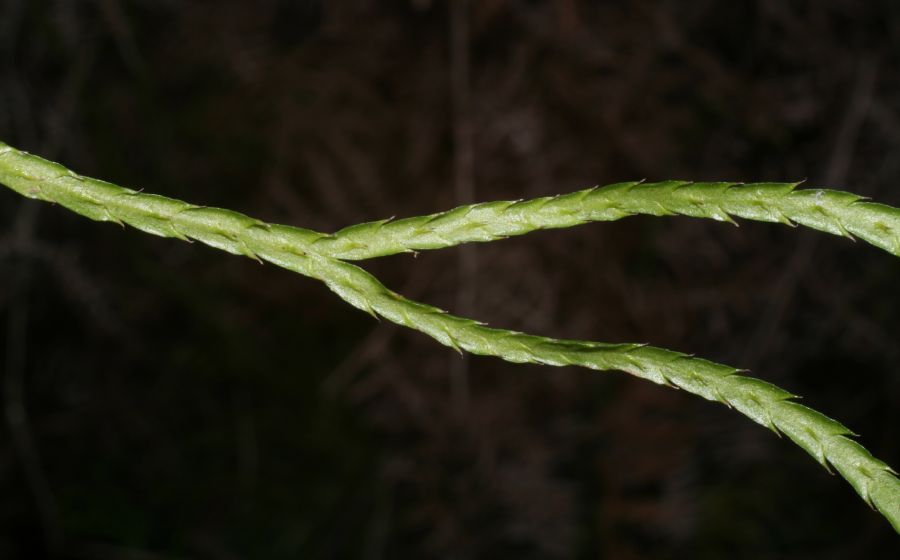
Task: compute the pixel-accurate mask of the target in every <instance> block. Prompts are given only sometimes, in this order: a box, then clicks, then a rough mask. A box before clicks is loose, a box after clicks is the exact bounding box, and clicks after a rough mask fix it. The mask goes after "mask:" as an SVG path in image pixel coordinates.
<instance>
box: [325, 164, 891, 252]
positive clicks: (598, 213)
mask: <svg viewBox="0 0 900 560" xmlns="http://www.w3.org/2000/svg"><path fill="white" fill-rule="evenodd" d="M796 186H797V184H795V183H753V184H739V183H690V182H685V181H665V182H662V183H619V184H615V185H609V186H606V187H602V188H600V187H598V188H593V189H588V190H583V191H579V192H574V193H571V194H566V195H561V196H554V197H545V198H537V199H533V200H525V201H499V202H486V203H481V204H473V205H470V206H461V207H459V208H455V209H453V210H450V211H447V212H441V213H439V214H432V215H429V216H418V217H414V218H404V219H401V220H381V221H377V222H369V223H365V224H359V225H355V226H350V227H348V228H345V229H342V230H341V231H339V232H337V233H335V234H334V235H331V236H328V237H325V238H322V239H319V240H318V241H316V248H317V249H318V250H319V252H320V253H322V254H328V255H330V256H333V257H337V258H340V259H345V260H358V259H367V258H371V257H377V256H382V255H390V254H394V253H401V252H405V251H417V250H424V249H440V248H443V247H450V246H452V245H459V244H461V243H469V242H485V241H494V240H496V239H502V238H505V237H510V236H513V235H522V234H525V233H528V232H531V231H534V230H539V229H553V228H567V227H572V226H576V225H579V224H584V223H587V222H597V221H612V220H618V219H620V218H624V217H627V216H632V215H635V214H650V215H653V216H670V215H684V216H691V217H694V218H712V219H714V220H718V221H727V222H731V223H735V222H734V220H733V219H732V218H733V217H739V218H746V219H748V220H757V221H763V222H781V223H784V224H788V225H792V226H793V225H796V224H800V225H804V226H807V227H810V228H813V229H817V230H820V231H824V232H827V233H831V234H835V235H841V236H844V237H848V238H850V239H853V237H854V236H856V237H858V238H860V239H862V240H864V241H867V242H869V243H871V244H872V245H875V246H876V247H880V248H882V249H884V250H885V251H887V252H889V253H892V254H894V255H897V256H900V210H898V209H897V208H892V207H890V206H885V205H883V204H876V203H872V202H865V201H864V199H863V198H862V197H859V196H857V195H854V194H851V193H846V192H841V191H833V190H818V189H808V190H795V188H796Z"/></svg>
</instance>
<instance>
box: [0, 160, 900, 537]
mask: <svg viewBox="0 0 900 560" xmlns="http://www.w3.org/2000/svg"><path fill="white" fill-rule="evenodd" d="M0 183H3V184H5V185H6V186H8V187H9V188H11V189H12V190H14V191H16V192H18V193H20V194H22V195H23V196H26V197H28V198H33V199H39V200H44V201H47V202H53V203H57V204H59V205H61V206H64V207H66V208H68V209H70V210H72V211H74V212H76V213H78V214H81V215H83V216H86V217H88V218H91V219H93V220H98V221H109V222H115V223H118V224H123V225H124V224H128V225H130V226H133V227H135V228H137V229H139V230H142V231H145V232H147V233H151V234H154V235H159V236H162V237H174V238H178V239H181V240H185V241H189V240H197V241H201V242H202V243H205V244H207V245H210V246H212V247H215V248H217V249H222V250H224V251H228V252H229V253H233V254H237V255H245V256H248V257H251V258H254V259H257V260H260V261H268V262H270V263H273V264H275V265H278V266H280V267H283V268H286V269H288V270H292V271H294V272H297V273H300V274H303V275H305V276H309V277H311V278H315V279H317V280H321V281H322V282H324V283H325V284H326V285H327V286H328V287H329V288H330V289H331V290H332V291H334V292H335V293H336V294H337V295H338V296H339V297H340V298H342V299H343V300H344V301H346V302H347V303H349V304H350V305H353V306H354V307H357V308H359V309H362V310H364V311H366V312H368V313H370V314H372V315H373V316H376V317H379V316H380V317H384V318H385V319H387V320H389V321H392V322H394V323H397V324H399V325H403V326H406V327H409V328H411V329H415V330H418V331H421V332H423V333H425V334H427V335H428V336H431V337H432V338H434V339H435V340H437V341H438V342H440V343H441V344H444V345H446V346H450V347H452V348H454V349H456V350H457V351H460V352H462V351H466V352H471V353H473V354H482V355H488V356H496V357H499V358H502V359H504V360H507V361H510V362H516V363H526V362H527V363H536V364H545V365H553V366H563V365H576V366H581V367H585V368H589V369H593V370H602V371H607V370H620V371H624V372H627V373H630V374H632V375H635V376H637V377H641V378H644V379H647V380H649V381H653V382H654V383H659V384H663V385H669V386H674V387H678V388H681V389H684V390H685V391H688V392H690V393H693V394H695V395H698V396H700V397H703V398H705V399H708V400H712V401H718V402H721V403H723V404H724V405H726V406H728V407H729V408H733V409H735V410H737V411H738V412H740V413H742V414H744V415H745V416H747V417H748V418H750V419H752V420H753V421H755V422H757V423H759V424H762V425H763V426H765V427H767V428H769V429H771V430H772V431H774V432H775V433H776V434H784V435H786V436H787V437H788V438H790V439H791V440H792V441H794V442H795V443H796V444H797V445H799V446H800V447H802V448H803V449H804V450H806V452H807V453H809V454H810V455H812V456H813V457H814V458H815V459H816V460H817V461H818V462H819V463H821V464H822V465H823V466H824V467H825V468H826V469H829V470H831V467H833V468H834V469H835V470H836V471H837V472H838V473H840V475H841V476H843V477H844V478H845V479H846V480H847V481H848V482H849V483H850V484H851V485H852V486H853V488H854V489H855V490H856V492H857V493H858V494H859V495H860V496H861V497H862V498H863V500H865V501H866V502H867V503H868V504H869V505H870V506H872V507H873V508H874V509H876V510H877V511H879V512H881V514H882V515H884V516H885V517H886V518H887V519H888V521H889V522H890V523H891V524H892V526H893V527H894V529H895V530H896V531H897V532H898V533H900V479H898V478H897V476H896V473H895V471H893V470H892V469H891V468H890V467H889V466H888V465H886V464H885V463H883V462H882V461H879V460H878V459H876V458H874V457H873V456H872V455H871V454H870V453H869V452H868V451H867V450H866V449H865V448H863V447H862V446H861V445H859V444H858V443H857V442H856V441H854V440H853V439H850V437H849V436H852V435H853V434H852V432H851V431H850V430H849V429H848V428H846V427H844V426H843V425H842V424H840V423H838V422H836V421H835V420H832V419H830V418H828V417H827V416H825V415H823V414H821V413H819V412H817V411H815V410H812V409H810V408H807V407H805V406H803V405H801V404H799V403H797V402H795V401H794V400H793V399H794V398H795V395H792V394H791V393H789V392H787V391H784V390H782V389H780V388H778V387H775V386H774V385H771V384H770V383H767V382H765V381H761V380H759V379H755V378H752V377H748V376H747V375H744V372H743V371H741V370H738V369H735V368H733V367H729V366H725V365H721V364H716V363H713V362H709V361H706V360H703V359H700V358H696V357H693V356H689V355H686V354H681V353H678V352H673V351H670V350H664V349H661V348H654V347H652V346H647V345H643V344H604V343H598V342H586V341H577V340H559V339H552V338H545V337H540V336H533V335H529V334H524V333H519V332H514V331H508V330H502V329H495V328H490V327H487V326H486V325H484V324H482V323H479V322H477V321H473V320H471V319H466V318H462V317H456V316H453V315H450V314H448V313H446V312H445V311H442V310H440V309H437V308H435V307H431V306H429V305H425V304H422V303H418V302H414V301H410V300H408V299H406V298H404V297H403V296H401V295H399V294H397V293H395V292H392V291H390V290H389V289H387V288H386V287H385V286H383V285H382V284H381V283H380V282H379V281H378V280H377V279H376V278H374V277H373V276H372V275H370V274H369V273H367V272H366V271H364V270H363V269H361V268H359V267H357V266H355V265H353V264H350V263H348V262H345V261H348V260H361V259H367V258H372V257H377V256H382V255H389V254H394V253H401V252H409V251H420V250H426V249H439V248H443V247H451V246H454V245H459V244H462V243H468V242H476V241H477V242H487V241H493V240H497V239H502V238H504V237H509V236H513V235H522V234H525V233H528V232H530V231H534V230H538V229H547V228H564V227H571V226H575V225H579V224H583V223H587V222H591V221H610V220H617V219H620V218H624V217H627V216H631V215H634V214H650V215H655V216H665V215H673V214H681V215H685V216H692V217H697V218H712V219H714V220H719V221H728V222H733V218H735V217H739V218H745V219H749V220H758V221H765V222H781V223H784V224H788V225H797V224H799V225H804V226H807V227H810V228H813V229H817V230H820V231H824V232H827V233H831V234H835V235H841V236H845V237H851V238H852V237H853V236H855V237H857V238H859V239H861V240H863V241H866V242H868V243H871V244H872V245H875V246H877V247H880V248H881V249H884V250H885V251H887V252H889V253H891V254H893V255H895V256H900V209H896V208H892V207H890V206H885V205H882V204H876V203H872V202H867V201H864V200H863V199H862V198H861V197H859V196H856V195H854V194H850V193H846V192H841V191H833V190H817V189H797V186H798V185H797V184H794V183H756V184H738V183H690V182H684V181H666V182H661V183H620V184H616V185H610V186H607V187H602V188H593V189H588V190H584V191H579V192H575V193H572V194H567V195H563V196H556V197H547V198H538V199H534V200H528V201H502V202H489V203H483V204H474V205H470V206H463V207H460V208H456V209H454V210H450V211H448V212H443V213H439V214H433V215H429V216H421V217H414V218H406V219H401V220H382V221H378V222H370V223H364V224H359V225H356V226H351V227H349V228H345V229H343V230H341V231H339V232H337V233H334V234H330V235H329V234H324V233H319V232H315V231H312V230H308V229H301V228H296V227H289V226H282V225H273V224H267V223H265V222H261V221H259V220H256V219H254V218H250V217H248V216H245V215H243V214H239V213H237V212H233V211H230V210H224V209H219V208H208V207H203V206H195V205H192V204H188V203H187V202H182V201H179V200H174V199H170V198H164V197H161V196H157V195H152V194H145V193H141V192H137V191H133V190H130V189H126V188H122V187H119V186H117V185H113V184H111V183H107V182H104V181H99V180H97V179H91V178H88V177H82V176H80V175H78V174H76V173H74V172H72V171H70V170H68V169H66V168H65V167H63V166H61V165H59V164H56V163H52V162H49V161H46V160H44V159H41V158H39V157H37V156H33V155H30V154H27V153H24V152H21V151H19V150H16V149H14V148H12V147H10V146H7V145H6V144H3V143H0Z"/></svg>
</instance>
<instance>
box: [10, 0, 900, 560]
mask: <svg viewBox="0 0 900 560" xmlns="http://www.w3.org/2000/svg"><path fill="white" fill-rule="evenodd" d="M0 57H2V58H0V135H2V138H3V140H5V141H7V142H9V143H10V144H13V145H15V146H18V147H21V148H25V149H28V150H31V151H34V152H36V153H40V154H42V155H44V156H46V157H49V158H52V159H57V160H60V161H62V162H63V163H65V164H67V165H69V166H71V167H73V168H74V169H76V170H78V171H79V172H82V173H84V174H88V175H93V176H97V177H101V178H105V179H108V180H111V181H115V182H118V183H120V184H124V185H128V186H133V187H136V188H143V189H146V190H147V191H150V192H156V193H160V194H164V195H169V196H174V197H179V198H183V199H186V200H189V201H191V202H195V203H200V204H207V205H213V206H222V207H227V208H233V209H236V210H240V211H243V212H245V213H248V214H250V215H253V216H255V217H259V218H262V219H266V220H270V221H275V222H281V223H290V224H296V225H303V226H307V227H311V228H314V229H319V230H324V231H333V230H336V229H338V228H340V227H343V226H346V225H349V224H353V223H356V222H360V221H365V220H372V219H379V218H384V217H388V216H409V215H416V214H420V213H426V212H433V211H438V210H442V209H446V208H449V207H452V206H454V205H457V204H460V203H464V202H469V201H474V200H478V201H481V200H492V199H499V198H528V197H535V196H541V195H546V194H555V193H562V192H568V191H572V190H575V189H578V188H583V187H587V186H591V185H595V184H606V183H611V182H616V181H622V180H633V179H641V178H646V179H648V180H662V179H670V178H686V179H693V180H745V181H751V180H777V181H786V180H791V181H793V180H803V179H806V180H807V181H808V184H809V185H813V186H831V187H836V188H845V189H848V190H852V191H854V192H857V193H860V194H863V195H867V196H871V197H874V198H876V199H878V200H880V201H882V202H885V203H888V204H893V205H900V190H898V189H897V186H896V185H897V179H898V177H900V158H898V157H897V153H898V146H900V125H898V123H900V113H898V111H900V109H898V107H900V105H898V102H900V80H898V76H900V74H898V72H897V68H898V64H900V4H897V3H896V2H894V1H892V0H882V1H870V2H859V1H855V0H818V1H813V0H805V1H784V0H752V1H751V0H736V1H729V2H713V1H710V0H694V1H690V2H688V1H674V0H668V1H657V2H654V1H648V0H617V1H604V2H588V1H581V0H554V1H537V0H483V1H478V2H476V1H472V2H462V1H460V2H450V3H448V2H439V1H431V0H404V1H400V0H394V1H387V2H375V1H372V0H347V1H343V2H328V3H325V2H317V1H290V0H260V1H254V2H237V1H217V2H213V1H192V2H179V1H177V0H152V1H151V0H81V1H74V0H4V1H3V2H0ZM0 217H2V220H3V222H2V223H3V224H5V225H4V226H3V227H2V231H0V318H2V321H0V337H2V338H0V348H2V352H3V360H2V363H0V367H2V368H3V407H4V410H5V416H4V422H5V423H4V430H5V431H4V435H3V437H2V438H0V495H2V496H3V501H2V505H0V556H2V557H3V558H40V557H48V558H104V559H105V558H108V559H119V558H123V559H124V558H133V559H144V558H210V559H224V560H227V559H231V558H244V557H246V558H297V557H303V558H371V559H377V558H402V557H438V558H498V557H512V556H515V557H518V558H616V559H618V558H622V559H629V558H660V559H662V558H684V557H691V558H721V557H724V556H726V555H728V556H729V557H732V558H763V557H764V558H806V557H816V558H835V559H839V558H840V559H843V558H878V557H885V558H886V557H890V554H891V553H890V550H891V549H892V548H893V549H894V550H896V544H897V541H896V535H894V534H893V532H892V531H891V529H890V527H889V525H888V524H887V523H886V522H885V521H884V520H883V519H881V518H880V516H878V515H877V514H874V513H872V512H871V511H869V510H868V508H867V507H866V506H865V504H863V503H862V502H861V501H860V500H859V499H858V498H857V497H856V496H855V494H854V493H853V491H852V490H851V489H850V487H849V486H848V485H847V484H845V483H844V482H843V481H842V480H840V479H839V478H836V477H832V476H829V475H828V473H827V472H826V471H825V470H824V469H822V468H821V467H819V466H818V465H817V464H816V463H815V462H814V461H813V460H812V459H811V458H810V457H808V456H806V455H805V454H804V453H803V452H802V451H801V450H799V449H798V448H796V447H795V446H793V445H792V444H791V443H790V442H788V441H784V440H780V439H778V438H776V437H775V436H774V435H772V434H771V433H768V432H767V431H766V430H764V429H762V428H761V427H759V426H757V425H755V424H752V423H751V422H749V421H748V420H746V419H744V418H742V417H740V416H739V415H737V414H735V413H733V412H730V411H728V410H726V409H725V408H724V407H721V406H720V405H716V404H712V403H707V402H704V401H701V400H699V399H697V398H695V397H692V396H690V395H685V394H683V393H680V392H677V391H672V390H669V389H666V388H661V387H656V386H653V385H650V384H648V383H646V382H643V381H639V380H633V379H630V378H628V377H627V376H625V375H623V374H615V373H613V374H594V373H589V372H586V371H580V370H575V369H571V368H566V369H553V368H541V367H528V366H512V365H509V364H505V363H503V362H501V361H499V360H496V359H485V358H472V357H465V358H460V357H459V356H457V355H456V354H455V353H453V352H452V351H451V350H448V349H446V348H443V347H440V346H438V345H436V344H435V343H434V342H433V341H431V340H428V339H426V338H425V337H423V336H421V335H419V334H417V333H413V332H408V331H405V330H401V329H399V328H396V327H394V326H393V325H390V324H385V323H376V322H374V321H373V320H371V318H370V317H367V316H365V315H364V314H360V313H357V312H355V311H354V310H352V309H349V308H348V307H347V306H346V305H345V304H343V303H342V302H340V301H339V300H338V299H337V298H336V297H334V296H332V295H331V294H330V293H329V292H328V291H327V290H326V289H325V288H324V287H322V286H321V285H318V284H317V283H315V282H313V281H309V280H305V279H303V278H299V277H297V276H295V275H292V274H290V273H287V272H285V271H282V270H278V269H276V268H274V267H272V266H268V265H266V266H260V265H259V264H257V263H255V262H253V261H250V260H247V259H239V258H234V257H229V256H226V255H223V254H219V253H216V252H214V251H211V250H207V249H205V248H203V247H200V246H196V245H188V244H183V243H178V242H175V241H171V240H162V239H156V238H151V237H149V236H146V235H144V234H141V233H139V232H135V231H132V230H128V231H120V230H118V229H116V228H115V227H114V226H110V225H101V224H93V223H89V222H86V221H85V220H84V219H82V218H80V217H78V216H73V215H70V214H69V213H67V212H65V211H63V210H61V209H59V208H51V207H47V206H39V205H36V204H34V203H31V202H28V201H24V200H21V199H19V198H17V197H16V196H14V195H13V194H12V193H9V192H5V193H0ZM365 267H366V268H367V269H369V270H371V271H372V272H374V273H376V274H377V275H378V276H379V277H380V278H382V279H383V280H384V281H385V283H386V284H387V285H388V286H390V287H393V288H394V289H397V290H399V291H401V292H402V293H404V294H405V295H408V296H410V297H412V298H414V299H420V300H423V301H427V302H429V303H432V304H436V305H440V306H442V307H445V308H449V309H451V310H453V311H455V312H458V313H462V314H466V315H471V316H474V317H475V318H478V319H480V320H484V321H488V322H490V323H491V324H494V325H497V326H503V327H507V328H513V329H518V330H525V331H529V332H535V333H540V334H546V335H553V336H558V337H575V338H585V339H591V340H604V341H611V342H613V341H642V342H649V343H652V344H655V345H658V346H663V347H668V348H672V349H676V350H681V351H685V352H693V353H696V354H698V355H701V356H704V357H707V358H709V359H713V360H717V361H721V362H724V363H728V364H732V365H735V366H739V367H746V368H748V369H751V370H753V371H754V373H755V374H756V375H758V376H760V377H762V378H764V379H767V380H770V381H772V382H774V383H776V384H778V385H781V386H783V387H785V388H787V389H789V390H791V391H794V392H796V393H799V394H801V395H804V397H805V398H806V400H805V402H806V403H807V404H809V405H810V406H812V407H814V408H817V409H819V410H822V411H824V412H826V413H827V414H830V415H832V416H834V417H836V418H838V419H839V420H841V421H843V422H844V423H846V424H847V425H848V426H850V427H851V428H852V429H854V430H855V431H857V432H859V433H861V434H863V437H862V440H861V441H862V442H863V443H864V444H865V445H866V446H867V447H868V448H869V449H870V450H872V451H873V452H874V453H875V454H876V456H879V457H881V458H883V459H885V460H887V461H888V462H889V463H891V464H893V465H894V466H897V465H900V445H898V441H900V421H898V414H900V344H898V339H900V329H898V326H897V318H898V317H900V293H898V290H897V286H898V285H900V263H898V260H897V259H896V258H892V257H890V256H888V255H886V254H883V253H881V252H879V251H878V250H876V249H874V248H871V247H868V246H865V245H863V244H853V243H850V242H848V241H846V240H841V239H835V238H830V237H828V236H825V235H822V234H817V233H814V232H806V231H800V230H790V229H788V228H785V227H783V226H778V225H766V224H751V223H744V224H742V225H741V227H740V228H734V227H731V226H727V225H722V224H717V223H711V222H706V221H698V220H689V219H686V218H669V219H655V218H631V219H628V220H623V221H621V222H617V223H611V224H593V225H588V226H583V227H580V228H576V229H572V230H566V231H556V232H542V233H538V234H533V235H530V236H527V237H525V238H518V239H511V240H507V241H504V242H498V243H492V244H490V245H484V246H477V247H474V246H473V247H466V248H461V249H452V250H445V251H440V252H434V253H423V254H420V255H418V256H416V257H413V256H409V255H405V256H395V257H389V258H384V259H380V260H377V261H373V262H370V263H365Z"/></svg>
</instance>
